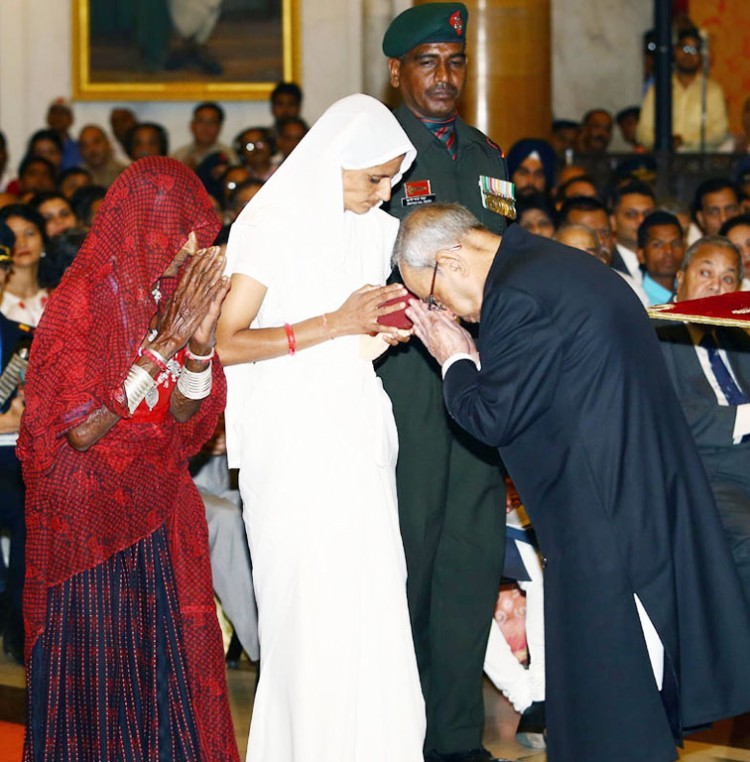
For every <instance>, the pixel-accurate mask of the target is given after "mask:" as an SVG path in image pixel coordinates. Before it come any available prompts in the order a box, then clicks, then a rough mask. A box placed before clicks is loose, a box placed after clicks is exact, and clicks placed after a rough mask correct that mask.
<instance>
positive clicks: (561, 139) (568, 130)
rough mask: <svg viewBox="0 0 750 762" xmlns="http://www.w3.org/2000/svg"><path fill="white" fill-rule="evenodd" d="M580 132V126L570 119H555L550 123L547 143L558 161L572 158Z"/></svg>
mask: <svg viewBox="0 0 750 762" xmlns="http://www.w3.org/2000/svg"><path fill="white" fill-rule="evenodd" d="M580 131H581V125H580V124H578V122H574V121H572V120H570V119H555V121H554V122H552V134H551V135H550V139H549V142H550V145H551V146H552V150H553V151H554V152H555V155H556V156H557V158H558V159H564V160H565V159H567V158H568V157H572V155H573V151H574V150H575V147H576V141H577V140H578V133H579V132H580Z"/></svg>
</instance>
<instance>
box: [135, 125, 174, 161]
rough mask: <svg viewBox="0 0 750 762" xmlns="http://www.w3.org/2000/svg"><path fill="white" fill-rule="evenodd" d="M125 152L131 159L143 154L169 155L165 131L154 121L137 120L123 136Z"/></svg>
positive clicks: (139, 157) (167, 138)
mask: <svg viewBox="0 0 750 762" xmlns="http://www.w3.org/2000/svg"><path fill="white" fill-rule="evenodd" d="M125 152H126V153H127V155H128V156H129V157H130V158H131V159H132V160H133V161H136V160H137V159H142V158H143V157H144V156H169V137H168V135H167V131H166V130H165V129H164V127H163V126H162V125H161V124H157V123H156V122H139V123H138V124H135V125H133V126H132V127H131V128H130V132H128V134H127V136H126V138H125Z"/></svg>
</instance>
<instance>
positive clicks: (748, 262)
mask: <svg viewBox="0 0 750 762" xmlns="http://www.w3.org/2000/svg"><path fill="white" fill-rule="evenodd" d="M719 235H723V236H725V237H726V238H728V239H729V240H730V241H731V242H732V243H733V244H734V245H735V246H736V247H737V248H738V249H739V250H740V254H742V265H743V268H744V271H745V277H744V278H743V279H742V291H750V277H748V273H750V214H738V215H737V216H736V217H732V218H731V219H729V220H727V221H726V222H725V223H724V224H723V225H722V226H721V229H720V230H719Z"/></svg>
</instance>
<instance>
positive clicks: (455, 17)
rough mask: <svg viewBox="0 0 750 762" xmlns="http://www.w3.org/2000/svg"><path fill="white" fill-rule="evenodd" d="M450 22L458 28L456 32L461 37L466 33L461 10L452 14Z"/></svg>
mask: <svg viewBox="0 0 750 762" xmlns="http://www.w3.org/2000/svg"><path fill="white" fill-rule="evenodd" d="M448 23H449V24H450V25H451V26H452V27H453V28H454V29H455V30H456V34H457V35H458V36H459V37H460V36H461V35H462V34H463V33H464V22H463V21H462V20H461V11H456V12H455V13H453V14H451V17H450V18H449V19H448Z"/></svg>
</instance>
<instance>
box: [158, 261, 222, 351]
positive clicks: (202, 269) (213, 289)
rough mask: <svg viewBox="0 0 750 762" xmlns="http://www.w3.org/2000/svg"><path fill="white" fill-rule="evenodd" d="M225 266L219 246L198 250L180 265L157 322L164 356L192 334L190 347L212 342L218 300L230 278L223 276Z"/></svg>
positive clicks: (185, 342) (218, 310) (176, 349)
mask: <svg viewBox="0 0 750 762" xmlns="http://www.w3.org/2000/svg"><path fill="white" fill-rule="evenodd" d="M224 266H225V257H224V254H223V253H222V251H221V249H220V248H219V247H218V246H212V247H210V248H208V249H202V250H200V251H199V252H197V253H196V255H195V256H194V257H192V258H191V259H190V260H189V261H188V262H187V264H186V265H185V267H184V268H183V273H182V276H181V278H180V282H179V285H178V286H177V290H176V291H175V293H174V295H173V296H172V298H171V299H170V300H169V302H168V303H167V305H166V308H165V311H164V317H163V319H162V320H161V323H160V326H159V340H158V343H159V344H160V345H166V346H165V348H166V356H171V355H172V354H174V353H175V352H177V351H178V350H179V349H181V348H182V347H184V346H185V345H186V344H187V342H188V341H189V340H190V339H191V338H192V339H194V341H195V347H194V349H193V351H196V350H201V349H210V348H211V346H213V344H212V343H211V341H212V337H213V331H214V328H215V326H216V321H217V319H218V316H219V312H220V309H221V302H222V301H223V299H224V297H225V296H226V293H227V291H228V290H229V279H228V278H225V277H224V276H223V272H224ZM156 344H157V342H154V346H156ZM162 354H164V352H162Z"/></svg>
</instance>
